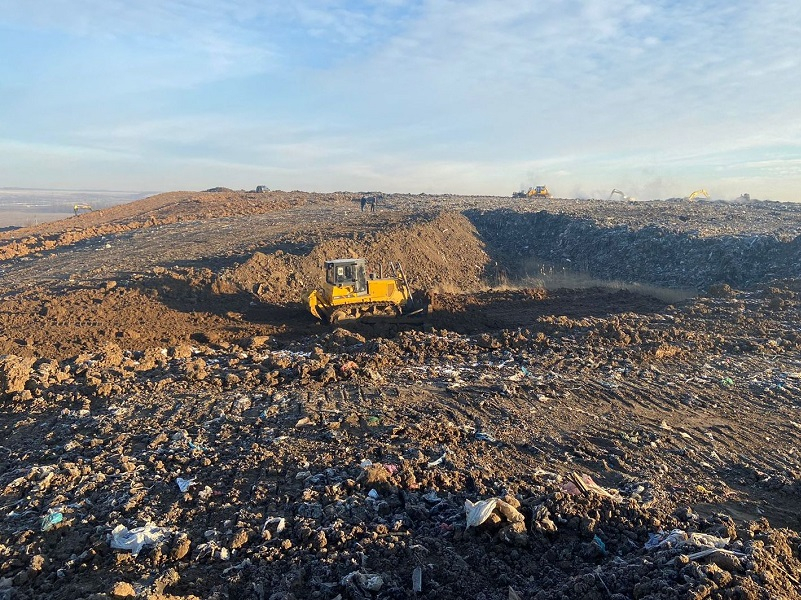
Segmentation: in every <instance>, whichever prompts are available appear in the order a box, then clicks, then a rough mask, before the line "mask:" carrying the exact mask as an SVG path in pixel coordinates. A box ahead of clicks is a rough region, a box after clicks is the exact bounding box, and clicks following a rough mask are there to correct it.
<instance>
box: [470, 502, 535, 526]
mask: <svg viewBox="0 0 801 600" xmlns="http://www.w3.org/2000/svg"><path fill="white" fill-rule="evenodd" d="M496 509H497V510H498V512H499V513H500V514H501V515H502V516H503V517H504V518H505V519H506V520H507V521H509V522H510V523H521V522H523V521H524V520H525V517H524V516H523V514H522V513H521V512H520V511H519V510H517V509H516V508H515V507H514V506H512V505H511V504H509V503H508V502H506V501H505V500H502V499H500V498H489V499H488V500H480V501H478V502H475V503H474V502H471V501H470V500H465V501H464V512H465V514H466V515H467V527H466V529H470V527H478V526H479V525H481V524H482V523H483V522H484V521H486V520H487V519H489V518H490V515H492V513H493V512H495V510H496Z"/></svg>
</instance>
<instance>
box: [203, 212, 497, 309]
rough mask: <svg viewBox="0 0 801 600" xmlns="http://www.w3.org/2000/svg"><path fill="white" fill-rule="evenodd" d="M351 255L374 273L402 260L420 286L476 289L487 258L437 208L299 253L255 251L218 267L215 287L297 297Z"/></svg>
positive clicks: (460, 224) (471, 235) (466, 230)
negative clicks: (328, 266)
mask: <svg viewBox="0 0 801 600" xmlns="http://www.w3.org/2000/svg"><path fill="white" fill-rule="evenodd" d="M352 257H363V258H366V259H367V265H368V268H370V269H373V270H375V272H376V273H378V272H379V269H380V268H381V267H382V266H383V268H385V269H387V268H388V265H389V263H391V262H401V263H402V264H403V265H404V269H405V271H406V276H407V278H408V279H409V284H410V285H411V286H412V288H413V289H415V290H421V291H427V290H435V289H437V290H438V289H445V288H448V289H459V290H463V291H469V290H475V289H478V288H479V287H480V286H481V285H482V283H481V280H482V276H483V275H484V271H485V268H486V265H487V260H488V258H487V255H486V253H485V252H484V250H483V244H482V243H481V241H480V240H479V237H478V235H477V233H476V231H475V228H474V227H473V225H472V224H471V223H470V221H469V220H467V219H466V218H465V217H464V216H463V215H460V214H455V213H442V214H436V215H430V216H424V217H418V218H416V219H413V220H409V221H406V222H404V223H401V224H399V225H392V226H390V227H387V228H385V229H381V230H378V231H372V232H367V233H362V234H361V235H358V236H352V237H346V238H334V239H326V240H321V241H319V243H317V244H315V245H314V246H313V247H312V248H311V249H310V250H309V251H307V252H306V253H304V254H303V255H298V254H290V253H287V252H284V251H283V250H277V251H276V252H275V253H272V254H265V253H262V252H258V253H255V254H254V255H253V256H252V257H251V258H249V259H248V260H247V261H245V262H244V263H243V264H241V265H238V266H236V267H234V268H230V269H226V270H225V271H223V272H221V273H220V276H219V278H218V284H217V285H218V289H220V290H228V291H246V292H250V293H253V294H254V295H255V296H257V297H258V298H259V299H260V300H261V301H263V302H267V303H271V304H278V303H286V302H297V301H298V299H299V298H300V297H301V295H302V293H303V291H304V290H307V289H312V288H313V287H316V286H317V285H319V284H321V283H322V280H323V263H324V262H325V261H326V260H330V259H333V258H352Z"/></svg>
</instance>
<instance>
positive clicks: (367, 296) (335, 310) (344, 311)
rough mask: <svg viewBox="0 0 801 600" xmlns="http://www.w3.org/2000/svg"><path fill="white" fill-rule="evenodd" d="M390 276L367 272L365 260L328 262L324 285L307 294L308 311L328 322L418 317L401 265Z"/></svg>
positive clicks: (417, 310)
mask: <svg viewBox="0 0 801 600" xmlns="http://www.w3.org/2000/svg"><path fill="white" fill-rule="evenodd" d="M389 272H390V275H389V276H387V277H384V274H383V269H381V272H380V273H379V274H375V273H368V272H367V266H366V261H365V259H363V258H338V259H335V260H327V261H325V282H324V284H323V286H322V287H321V288H319V289H314V290H311V291H310V292H307V293H306V295H305V297H304V300H305V304H306V306H307V308H308V309H309V312H310V313H311V314H313V315H314V316H315V317H317V318H318V319H320V320H322V321H327V322H328V323H340V322H342V321H355V320H359V319H363V318H365V317H399V316H400V315H402V314H405V315H410V314H417V313H420V312H422V311H423V308H418V309H416V310H413V311H411V309H412V308H414V306H413V305H414V304H415V303H414V299H413V297H412V291H411V289H410V288H409V283H408V281H407V280H406V274H405V273H404V272H403V267H401V265H400V263H390V266H389ZM410 311H411V312H410Z"/></svg>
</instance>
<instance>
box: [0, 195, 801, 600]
mask: <svg viewBox="0 0 801 600" xmlns="http://www.w3.org/2000/svg"><path fill="white" fill-rule="evenodd" d="M358 198H359V195H358V194H344V193H341V194H333V195H321V194H306V193H302V192H291V193H287V192H270V193H267V194H249V193H238V192H232V191H222V192H217V193H212V192H204V193H183V192H175V193H172V194H165V195H161V196H156V197H154V198H149V199H145V200H142V201H139V202H134V203H131V204H128V205H123V206H120V207H115V208H114V209H110V210H109V211H104V214H103V215H99V214H93V213H90V214H86V215H81V216H79V217H73V218H70V219H67V220H65V221H63V222H55V223H48V224H46V225H43V226H40V227H37V228H29V229H25V230H18V231H16V232H5V233H3V234H2V235H3V238H2V247H0V252H3V253H4V254H3V256H4V257H6V258H5V260H3V262H2V263H0V268H2V270H3V276H2V280H0V294H2V305H0V327H2V330H1V331H0V354H2V358H1V359H0V394H2V396H0V403H2V407H3V411H2V415H3V417H2V419H0V429H2V435H3V439H4V441H3V444H2V446H0V491H2V501H1V503H2V507H3V508H2V510H0V577H2V579H0V597H2V596H3V595H5V597H12V598H15V599H17V598H65V599H66V598H87V599H88V598H94V599H99V598H123V597H141V598H151V599H157V598H182V599H188V598H254V599H256V598H258V599H267V598H270V599H274V600H278V599H282V598H284V599H289V598H321V599H334V598H412V597H416V598H445V599H447V598H484V599H496V598H497V599H500V598H503V599H506V598H538V599H540V598H542V599H544V598H599V599H600V598H616V599H618V598H619V599H622V598H798V597H801V581H800V580H801V537H800V536H799V534H798V531H799V530H801V516H799V514H800V513H799V510H798V507H799V506H801V456H799V450H798V447H799V436H801V404H800V403H799V402H800V401H799V398H800V397H801V354H800V353H799V351H800V350H801V332H800V331H799V329H798V322H799V317H801V314H799V300H798V298H799V293H801V283H799V281H800V280H799V275H800V274H799V273H798V270H799V269H801V267H799V266H798V265H799V264H801V263H799V262H798V261H795V262H793V260H794V258H793V257H795V256H796V254H795V253H796V252H797V246H798V242H797V239H798V238H797V237H795V236H796V235H797V233H796V232H797V231H798V228H799V213H798V211H796V209H795V207H794V206H786V207H785V206H783V205H777V204H774V203H751V204H747V205H725V204H721V203H686V202H668V201H666V202H661V203H615V202H608V203H604V202H598V201H575V200H554V201H551V202H549V203H548V204H547V205H545V204H542V203H539V204H537V203H525V204H523V203H517V204H515V203H513V201H512V199H502V198H478V197H457V196H440V197H430V196H401V195H387V196H385V198H384V200H383V201H382V203H380V204H379V206H378V207H377V212H376V213H374V214H370V213H361V211H360V210H359V205H358ZM743 217H747V219H744V218H743ZM745 249H747V251H748V252H747V254H746V252H745ZM344 256H365V257H366V258H367V259H368V264H370V265H374V266H375V267H376V268H377V267H378V265H380V264H382V263H383V264H388V262H390V261H396V260H400V261H401V262H403V264H404V267H405V269H406V271H407V274H408V275H409V278H410V280H411V282H412V285H413V287H414V288H415V290H416V292H417V293H433V295H434V299H435V310H434V312H433V313H432V315H431V316H430V317H429V318H428V319H427V320H426V322H425V324H424V325H422V326H416V327H396V326H392V324H384V323H379V324H355V325H353V326H349V327H348V328H347V329H342V328H331V327H329V326H325V325H322V324H320V323H317V322H315V321H314V320H313V319H312V318H311V316H310V315H307V314H306V313H305V312H304V309H303V307H302V306H301V304H300V302H299V297H300V294H301V293H302V292H303V290H304V289H307V288H308V287H310V286H313V285H315V284H316V283H317V281H319V277H320V273H319V268H320V266H321V264H322V261H323V260H325V259H326V258H335V257H344ZM726 261H728V262H726ZM724 263H725V264H729V265H734V266H736V268H728V269H727V268H722V267H721V264H724ZM571 267H572V269H573V270H571ZM551 269H553V270H555V271H556V272H558V273H564V274H566V275H569V276H570V277H572V276H574V275H575V276H581V277H594V278H598V279H615V280H618V281H619V282H627V283H628V284H631V285H629V286H628V287H627V288H626V289H621V288H620V287H614V286H599V285H591V286H589V287H582V288H574V289H568V288H560V287H558V286H556V287H554V286H549V287H546V286H544V285H540V281H541V280H542V278H543V276H544V275H546V274H547V273H546V272H547V271H549V270H551ZM634 284H637V285H634ZM641 284H649V285H653V286H663V285H668V286H675V287H679V286H681V287H682V288H684V289H686V288H691V289H694V290H695V293H694V295H693V296H692V297H688V296H689V294H686V293H683V294H679V295H677V296H675V297H670V296H669V295H665V294H662V293H650V291H651V288H648V287H646V286H643V285H641ZM179 480H180V481H182V482H184V483H183V485H184V486H186V485H187V483H186V482H189V483H188V487H185V491H182V490H181V489H180V488H179ZM475 503H478V504H477V505H475V506H474V504H475ZM471 507H472V508H471ZM148 524H152V525H154V526H155V527H158V528H163V529H159V530H156V529H154V530H153V531H155V532H157V534H156V533H154V534H153V535H154V537H153V540H152V543H148V544H146V545H145V546H144V547H143V548H142V549H141V551H140V552H138V553H137V555H136V556H133V555H132V552H131V551H130V550H126V549H120V548H115V547H114V546H115V545H119V544H118V543H117V542H119V540H120V539H121V538H120V537H119V536H121V535H122V533H121V532H122V531H123V530H122V529H121V527H120V526H123V527H125V528H128V529H130V530H134V529H135V528H138V527H144V526H146V525H148ZM115 539H116V540H117V542H115ZM146 541H147V540H146Z"/></svg>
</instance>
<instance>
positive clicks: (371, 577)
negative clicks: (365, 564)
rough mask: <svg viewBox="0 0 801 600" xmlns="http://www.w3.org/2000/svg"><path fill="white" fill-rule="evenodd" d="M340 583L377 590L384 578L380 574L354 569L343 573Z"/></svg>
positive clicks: (381, 585)
mask: <svg viewBox="0 0 801 600" xmlns="http://www.w3.org/2000/svg"><path fill="white" fill-rule="evenodd" d="M340 583H341V584H342V585H344V586H346V587H358V588H361V589H362V590H366V591H368V592H377V591H379V590H380V589H381V588H382V587H383V586H384V579H383V578H382V577H381V575H376V574H373V573H360V572H359V571H354V572H353V573H348V574H347V575H345V576H344V577H343V578H342V580H341V582H340Z"/></svg>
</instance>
